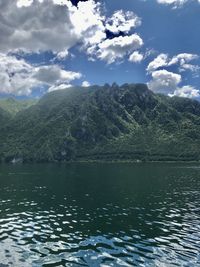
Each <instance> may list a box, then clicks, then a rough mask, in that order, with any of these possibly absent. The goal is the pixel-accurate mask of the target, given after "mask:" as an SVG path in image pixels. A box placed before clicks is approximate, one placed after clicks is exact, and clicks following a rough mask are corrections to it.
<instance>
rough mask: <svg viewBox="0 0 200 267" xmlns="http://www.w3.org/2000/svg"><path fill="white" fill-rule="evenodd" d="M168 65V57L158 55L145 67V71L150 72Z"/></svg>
mask: <svg viewBox="0 0 200 267" xmlns="http://www.w3.org/2000/svg"><path fill="white" fill-rule="evenodd" d="M167 65H168V55H167V54H160V55H158V56H157V57H156V58H155V59H154V60H153V61H151V62H150V63H149V65H148V66H147V71H148V72H152V71H154V70H156V69H158V68H160V67H164V66H167Z"/></svg>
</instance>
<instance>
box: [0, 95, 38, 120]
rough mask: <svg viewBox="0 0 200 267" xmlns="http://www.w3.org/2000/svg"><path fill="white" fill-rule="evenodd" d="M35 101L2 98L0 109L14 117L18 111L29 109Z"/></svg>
mask: <svg viewBox="0 0 200 267" xmlns="http://www.w3.org/2000/svg"><path fill="white" fill-rule="evenodd" d="M37 101H38V100H36V99H25V100H21V99H20V100H17V99H15V98H12V97H9V98H2V99H0V108H2V109H3V110H5V111H7V112H9V113H10V114H11V115H13V116H14V115H16V114H17V113H18V112H19V111H21V110H24V109H27V108H29V107H30V106H32V105H34V104H36V103H37Z"/></svg>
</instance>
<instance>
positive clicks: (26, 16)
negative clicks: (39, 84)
mask: <svg viewBox="0 0 200 267" xmlns="http://www.w3.org/2000/svg"><path fill="white" fill-rule="evenodd" d="M25 2H26V4H25ZM28 2H29V3H28ZM28 2H27V1H22V0H21V1H18V6H17V4H16V3H17V2H16V1H13V0H6V1H5V0H0V10H1V18H0V33H1V42H0V52H5V53H7V52H9V51H13V50H23V51H29V52H40V51H49V50H51V51H53V52H60V51H63V50H65V49H69V48H70V47H72V46H73V45H75V44H76V43H77V41H78V37H77V36H76V34H75V33H74V31H73V25H72V23H71V20H70V9H69V8H68V7H66V6H64V7H63V6H61V5H58V4H57V5H56V4H54V2H53V1H52V0H44V1H41V0H40V1H39V0H35V1H28ZM22 3H23V4H22Z"/></svg>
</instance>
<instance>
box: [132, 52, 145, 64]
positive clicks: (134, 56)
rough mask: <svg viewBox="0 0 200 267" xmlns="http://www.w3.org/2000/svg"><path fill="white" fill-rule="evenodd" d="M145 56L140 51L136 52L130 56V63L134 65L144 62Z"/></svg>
mask: <svg viewBox="0 0 200 267" xmlns="http://www.w3.org/2000/svg"><path fill="white" fill-rule="evenodd" d="M143 58H144V56H143V55H142V54H141V53H139V52H138V51H134V52H133V53H132V54H131V55H130V56H129V61H130V62H134V63H139V62H141V61H142V60H143Z"/></svg>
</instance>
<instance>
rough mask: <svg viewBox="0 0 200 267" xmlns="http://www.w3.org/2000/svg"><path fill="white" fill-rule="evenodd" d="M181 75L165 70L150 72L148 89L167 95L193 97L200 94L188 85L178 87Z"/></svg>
mask: <svg viewBox="0 0 200 267" xmlns="http://www.w3.org/2000/svg"><path fill="white" fill-rule="evenodd" d="M181 81H182V77H181V75H180V74H177V73H174V72H169V71H167V70H156V71H153V72H152V80H151V81H150V82H149V83H148V86H149V89H150V90H152V91H153V92H155V93H164V94H166V95H169V96H180V97H189V98H195V97H199V96H200V91H199V90H197V89H196V88H194V87H193V86H190V85H185V86H182V87H180V83H181Z"/></svg>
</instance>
